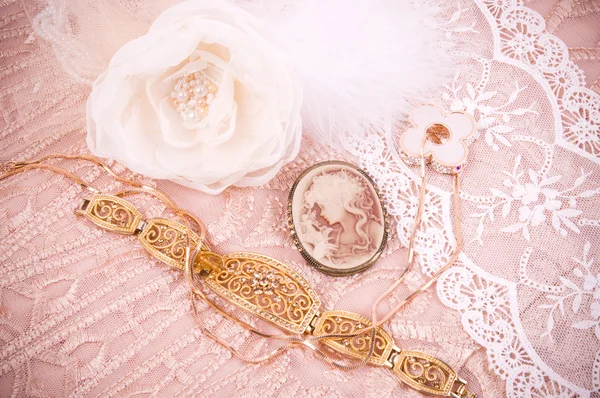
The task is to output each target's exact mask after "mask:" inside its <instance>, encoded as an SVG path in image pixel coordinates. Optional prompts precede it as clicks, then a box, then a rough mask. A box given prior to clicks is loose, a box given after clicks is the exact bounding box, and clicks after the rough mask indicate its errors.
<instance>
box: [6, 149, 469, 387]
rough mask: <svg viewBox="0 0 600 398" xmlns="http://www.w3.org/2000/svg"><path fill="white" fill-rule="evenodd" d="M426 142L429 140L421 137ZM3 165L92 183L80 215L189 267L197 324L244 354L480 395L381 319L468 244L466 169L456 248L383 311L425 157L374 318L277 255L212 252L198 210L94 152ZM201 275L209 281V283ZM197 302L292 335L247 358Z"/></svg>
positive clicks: (179, 265) (186, 269) (11, 171)
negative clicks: (339, 301)
mask: <svg viewBox="0 0 600 398" xmlns="http://www.w3.org/2000/svg"><path fill="white" fill-rule="evenodd" d="M422 150H423V145H421V151H422ZM51 159H66V160H84V161H89V162H92V163H94V164H96V165H98V166H100V167H102V168H103V169H104V170H105V171H106V172H107V173H108V174H109V175H110V176H111V177H112V178H113V179H115V180H116V181H119V182H121V183H123V184H126V185H129V186H130V187H131V188H130V189H127V190H123V191H119V192H115V193H112V194H106V193H102V192H101V191H100V190H98V189H96V188H94V187H93V186H91V185H90V184H88V183H87V182H85V181H83V180H82V179H81V178H80V177H78V176H77V175H75V174H73V173H71V172H69V171H67V170H65V169H62V168H60V167H57V166H54V165H49V164H45V163H44V162H46V161H48V160H51ZM422 159H424V157H422ZM1 167H2V170H4V171H5V173H4V174H2V175H0V181H1V180H4V179H6V178H8V177H10V176H13V175H15V174H19V173H22V172H25V171H28V170H35V169H41V170H48V171H51V172H53V173H56V174H59V175H62V176H64V177H66V178H68V179H70V180H71V181H74V182H76V183H77V184H78V185H80V186H81V187H82V188H83V189H85V190H87V191H89V192H90V193H91V197H89V198H86V199H84V200H83V202H82V204H81V206H80V208H79V209H78V210H77V211H76V214H78V215H80V216H83V217H85V218H87V219H88V220H89V221H91V222H92V223H94V224H95V225H97V226H98V227H100V228H102V229H105V230H108V231H112V232H115V233H119V234H125V235H135V236H137V237H138V239H139V242H140V244H141V245H142V246H143V247H144V248H145V249H146V250H147V251H148V253H150V254H151V255H152V256H153V257H155V258H156V259H158V260H160V261H162V262H163V263H166V264H168V265H170V266H171V267H173V268H176V269H178V270H181V271H183V272H184V275H185V279H186V281H187V283H188V284H189V286H190V290H191V297H192V309H193V313H194V318H195V319H196V322H197V324H198V326H199V328H200V329H201V330H202V332H203V333H204V334H205V335H206V336H208V337H209V338H211V339H213V340H215V341H216V342H218V343H219V344H221V345H222V346H223V347H225V348H226V349H228V350H229V351H230V352H231V353H232V354H233V355H234V356H236V357H238V358H240V359H242V360H243V361H245V362H249V363H260V362H264V361H267V360H270V359H272V358H274V357H275V356H277V355H279V354H281V353H283V352H284V351H286V350H287V349H288V348H291V347H294V346H304V347H308V348H309V349H311V350H312V351H313V352H315V354H316V355H317V356H319V357H320V358H322V359H323V360H325V361H327V362H328V363H329V364H331V365H332V366H334V367H337V368H340V369H344V370H351V369H356V368H358V367H361V366H363V365H365V364H367V363H368V364H370V365H374V366H384V367H387V368H389V369H391V370H392V372H393V373H394V374H395V375H396V376H397V377H398V379H400V380H401V381H402V382H404V383H406V384H407V385H408V386H410V387H412V388H414V389H416V390H418V391H420V392H423V393H426V394H430V395H436V396H444V397H454V398H475V395H474V394H473V393H471V392H469V391H468V390H467V389H466V381H465V380H463V379H461V378H459V377H458V375H457V373H456V372H455V371H454V370H453V369H452V368H451V367H450V366H449V365H447V364H446V363H444V362H442V361H441V360H439V359H437V358H435V357H433V356H431V355H429V354H426V353H422V352H418V351H409V350H402V349H400V348H399V347H397V346H396V345H395V343H394V340H393V339H392V338H391V336H390V335H389V334H388V333H387V332H386V331H385V330H384V329H383V328H382V327H381V324H383V323H384V322H386V321H387V320H389V319H390V318H391V317H392V316H393V315H394V314H395V313H396V312H397V311H398V310H400V309H401V308H402V307H403V306H405V305H406V304H408V303H409V302H410V301H412V300H413V299H414V297H416V296H417V295H418V294H420V293H421V292H423V291H425V290H426V289H427V288H429V287H430V286H431V285H432V284H433V283H435V281H436V280H437V279H438V277H439V276H440V275H441V274H442V273H443V272H444V271H446V270H447V269H448V268H450V267H451V266H452V265H453V264H454V262H455V260H456V258H457V257H458V254H459V253H460V251H461V249H462V234H461V231H460V215H459V195H458V193H459V185H460V184H459V176H458V174H456V175H455V176H454V177H455V181H454V198H455V220H454V222H455V228H456V243H457V248H456V250H455V252H454V253H453V254H452V256H451V257H450V259H449V260H448V262H447V263H446V265H444V266H443V267H442V268H441V269H440V270H439V271H438V272H437V273H436V274H435V275H434V276H433V277H431V278H430V279H429V280H428V281H427V282H426V283H424V284H423V285H422V286H420V287H419V288H418V289H417V290H415V291H414V292H412V293H411V294H410V295H408V296H407V297H406V298H405V299H403V300H402V301H401V302H399V303H398V304H397V305H396V306H395V307H394V308H393V309H392V310H391V311H389V312H388V314H387V315H386V316H384V317H383V318H381V319H380V320H378V319H377V306H378V305H379V303H380V302H381V301H382V300H383V299H384V298H386V297H388V296H389V295H390V294H391V293H392V292H393V291H394V290H395V288H396V287H397V286H398V285H399V284H400V283H401V282H402V280H403V279H404V277H405V276H406V274H407V272H408V270H409V269H411V268H412V267H413V266H414V248H413V241H414V236H415V234H416V232H417V230H418V226H419V223H420V218H421V215H422V211H423V202H424V199H425V163H424V161H422V162H421V186H420V190H419V196H420V200H419V207H418V211H417V217H416V220H415V224H414V227H413V233H412V237H411V240H410V246H409V259H408V267H407V268H406V269H405V271H404V272H403V273H402V275H401V276H400V278H399V279H398V280H397V281H396V282H395V283H394V284H393V285H392V286H391V287H390V288H389V289H388V290H387V291H386V292H384V293H383V294H382V295H381V296H380V297H379V298H377V300H376V301H375V303H374V305H373V309H372V319H371V320H369V319H367V318H365V317H363V316H361V315H359V314H355V313H352V312H348V311H343V310H323V309H322V308H321V300H320V299H319V297H318V295H317V293H316V292H315V291H314V289H313V288H312V287H311V286H310V284H309V283H308V282H307V281H306V279H304V277H303V276H301V275H300V274H298V273H297V272H296V271H294V270H293V269H291V268H290V267H288V266H287V265H285V264H283V263H282V262H280V261H278V260H275V259H273V258H270V257H267V256H263V255H260V254H256V253H246V252H241V253H229V254H225V255H221V254H218V253H215V252H213V251H212V250H211V249H210V246H209V240H208V237H207V232H206V228H205V227H204V225H203V224H202V222H201V221H200V220H199V219H198V218H197V217H195V216H194V215H193V214H191V213H189V212H187V211H185V210H184V209H181V208H180V207H178V206H177V205H176V204H175V203H174V201H173V200H172V199H171V198H170V197H169V196H168V195H166V194H165V193H163V192H161V191H160V190H158V189H155V188H152V187H149V186H145V185H143V184H141V183H139V182H137V181H135V180H131V179H128V178H125V177H122V176H120V175H119V174H117V173H116V172H115V171H114V170H113V169H112V168H111V167H110V166H108V165H107V164H106V163H105V162H103V161H102V160H100V159H99V158H96V157H93V156H87V155H48V156H45V157H42V158H40V159H38V160H35V161H29V162H7V163H4V164H2V166H1ZM135 194H148V195H151V196H153V197H155V198H157V199H159V200H160V201H161V202H163V203H164V205H165V206H166V208H168V209H169V210H171V211H172V212H173V213H174V214H175V215H176V216H177V218H178V220H179V221H181V222H178V221H174V220H170V219H166V218H152V219H146V218H144V216H143V214H142V213H141V212H140V211H139V210H138V209H137V208H136V207H135V206H133V205H132V204H131V203H130V202H128V201H126V200H125V199H123V198H124V197H126V196H130V195H135ZM192 224H193V225H194V227H193V228H192ZM199 281H201V282H202V283H201V287H199ZM203 288H204V290H208V291H210V292H211V293H214V294H216V295H218V296H219V297H221V298H222V299H224V300H225V301H227V302H229V303H231V304H234V305H235V306H237V307H239V308H241V309H242V310H245V311H247V312H249V313H250V314H252V315H254V316H257V317H259V318H261V319H263V320H266V321H268V322H269V323H271V324H272V325H275V326H277V327H278V328H279V329H282V330H284V331H286V332H288V333H284V334H278V335H275V334H269V333H265V332H263V331H260V330H258V329H256V328H255V327H253V326H251V325H250V324H248V323H246V322H244V321H242V320H241V319H238V318H236V317H235V316H233V315H231V314H230V313H228V312H227V311H226V310H225V309H223V308H222V307H221V306H220V305H219V304H218V303H216V302H215V301H214V300H212V299H211V298H210V297H209V296H208V295H207V294H206V293H205V291H204V290H203ZM197 300H202V301H204V302H205V303H207V304H208V305H209V306H210V307H212V308H213V309H215V310H216V311H217V312H219V313H220V314H221V315H222V316H224V317H225V318H227V319H229V320H231V321H233V322H235V323H236V324H238V325H240V326H241V327H243V328H244V329H246V330H248V331H250V332H252V333H254V334H256V335H258V336H261V337H264V338H268V339H274V340H284V341H287V343H286V344H284V345H282V346H280V347H278V348H277V349H275V350H274V351H271V352H269V353H267V354H265V355H263V356H260V357H256V358H251V357H247V356H245V355H244V354H242V353H241V352H239V351H238V350H236V349H235V348H234V347H232V346H231V345H230V344H229V343H228V342H227V341H225V340H224V339H222V338H221V337H219V336H218V335H216V334H215V333H214V332H212V331H211V330H209V329H208V328H206V326H205V325H204V322H203V320H202V318H201V316H200V314H199V313H198V311H197ZM319 342H320V343H321V344H323V345H325V346H326V347H328V348H329V349H331V350H333V351H334V352H336V353H338V354H341V355H343V356H346V357H350V358H354V359H357V360H358V361H356V362H355V363H354V364H342V363H339V362H338V361H337V360H335V359H333V358H331V356H330V355H329V354H327V353H326V352H325V351H323V350H322V349H319V348H318V347H317V344H315V343H319Z"/></svg>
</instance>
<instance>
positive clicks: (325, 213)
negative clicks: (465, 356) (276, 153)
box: [288, 161, 388, 275]
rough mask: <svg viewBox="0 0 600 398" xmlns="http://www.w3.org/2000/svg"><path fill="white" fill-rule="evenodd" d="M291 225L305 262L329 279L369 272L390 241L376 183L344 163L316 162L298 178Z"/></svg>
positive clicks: (290, 212)
mask: <svg viewBox="0 0 600 398" xmlns="http://www.w3.org/2000/svg"><path fill="white" fill-rule="evenodd" d="M288 224H289V228H290V231H291V234H292V237H293V239H294V243H295V244H296V247H297V248H298V250H299V251H300V253H302V255H303V256H304V258H305V259H306V260H307V261H308V262H309V263H310V264H311V265H312V266H314V267H316V268H317V269H319V270H320V271H323V272H324V273H327V274H330V275H351V274H354V273H356V272H360V271H363V270H365V269H367V268H368V267H370V266H371V265H372V264H373V263H375V261H377V259H378V258H379V256H380V255H381V252H382V251H383V249H384V248H385V245H386V242H387V237H388V232H387V230H388V224H387V212H386V210H385V207H384V205H383V201H382V200H381V196H380V193H379V191H378V189H377V187H376V185H375V183H374V182H373V180H372V179H371V178H370V177H369V176H368V175H367V174H366V173H365V172H364V171H363V170H361V169H359V168H358V167H356V166H354V165H353V164H350V163H346V162H341V161H329V162H323V163H318V164H316V165H314V166H312V167H310V168H309V169H307V170H305V171H304V172H303V173H302V174H300V176H299V177H298V179H297V180H296V182H295V183H294V185H293V186H292V190H291V191H290V196H289V202H288Z"/></svg>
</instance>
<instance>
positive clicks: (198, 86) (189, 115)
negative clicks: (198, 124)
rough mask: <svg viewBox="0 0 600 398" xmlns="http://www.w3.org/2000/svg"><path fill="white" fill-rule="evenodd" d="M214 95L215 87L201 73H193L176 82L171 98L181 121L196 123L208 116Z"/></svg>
mask: <svg viewBox="0 0 600 398" xmlns="http://www.w3.org/2000/svg"><path fill="white" fill-rule="evenodd" d="M216 93H217V86H216V85H215V84H214V83H213V82H211V81H210V80H209V79H208V78H207V77H206V76H204V74H202V73H201V72H195V73H190V74H186V75H184V76H182V77H181V78H180V79H179V80H178V81H177V83H176V84H175V87H174V88H173V91H171V98H172V99H173V106H175V108H176V109H177V111H178V112H179V115H181V118H182V119H183V120H189V121H198V120H201V119H203V118H204V117H205V116H206V115H208V109H209V107H210V105H211V104H212V103H213V101H214V98H215V94H216Z"/></svg>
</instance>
